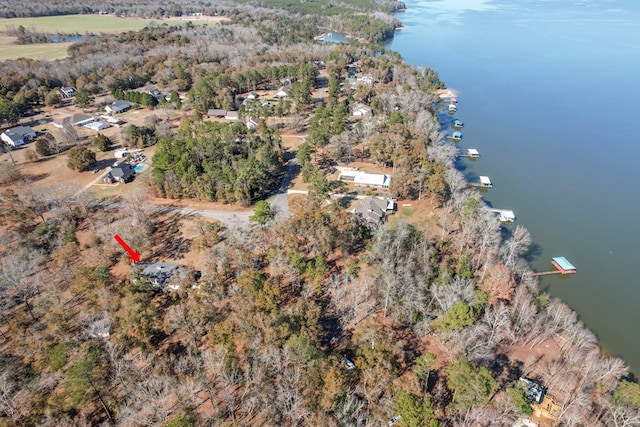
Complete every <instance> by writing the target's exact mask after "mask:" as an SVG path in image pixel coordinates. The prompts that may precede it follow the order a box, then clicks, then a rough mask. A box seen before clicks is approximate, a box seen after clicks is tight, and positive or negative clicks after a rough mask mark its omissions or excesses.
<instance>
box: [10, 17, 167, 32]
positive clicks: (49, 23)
mask: <svg viewBox="0 0 640 427" xmlns="http://www.w3.org/2000/svg"><path fill="white" fill-rule="evenodd" d="M149 22H151V21H150V20H148V19H134V18H116V17H115V16H108V15H62V16H42V17H37V18H11V19H0V31H6V30H7V29H8V28H11V26H13V27H14V28H18V27H19V26H20V25H22V26H23V27H25V28H26V29H27V30H29V31H35V32H39V33H58V32H60V33H65V34H73V33H80V34H85V33H87V32H90V33H119V32H122V31H131V30H133V31H137V30H141V29H143V28H144V27H146V26H147V25H149ZM156 22H162V21H156Z"/></svg>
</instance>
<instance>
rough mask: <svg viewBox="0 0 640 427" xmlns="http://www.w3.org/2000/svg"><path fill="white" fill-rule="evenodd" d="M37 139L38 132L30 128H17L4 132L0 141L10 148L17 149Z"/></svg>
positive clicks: (0, 136)
mask: <svg viewBox="0 0 640 427" xmlns="http://www.w3.org/2000/svg"><path fill="white" fill-rule="evenodd" d="M35 137H36V131H34V130H33V129H31V127H29V126H16V127H14V128H11V129H7V130H5V131H4V132H2V135H0V139H1V140H2V141H4V143H5V144H7V145H8V146H9V147H12V148H16V147H19V146H21V145H23V144H27V143H29V142H31V141H33V139H34V138H35Z"/></svg>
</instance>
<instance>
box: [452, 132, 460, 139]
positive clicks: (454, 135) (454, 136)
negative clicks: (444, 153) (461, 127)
mask: <svg viewBox="0 0 640 427" xmlns="http://www.w3.org/2000/svg"><path fill="white" fill-rule="evenodd" d="M451 139H453V140H454V141H460V140H461V139H462V132H458V131H455V132H454V133H452V134H451Z"/></svg>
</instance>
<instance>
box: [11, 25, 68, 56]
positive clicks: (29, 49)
mask: <svg viewBox="0 0 640 427" xmlns="http://www.w3.org/2000/svg"><path fill="white" fill-rule="evenodd" d="M2 21H6V19H3V20H2ZM15 41H16V37H10V36H5V35H2V34H0V61H4V60H6V59H18V58H29V59H43V60H47V61H51V60H54V59H62V58H66V56H67V48H68V47H69V45H71V43H39V44H27V45H18V44H14V43H15Z"/></svg>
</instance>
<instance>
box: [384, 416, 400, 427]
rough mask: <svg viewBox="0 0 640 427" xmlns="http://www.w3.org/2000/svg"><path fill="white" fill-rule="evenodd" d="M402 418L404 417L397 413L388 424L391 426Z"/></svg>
mask: <svg viewBox="0 0 640 427" xmlns="http://www.w3.org/2000/svg"><path fill="white" fill-rule="evenodd" d="M401 419H402V417H401V416H400V415H396V416H395V417H393V418H391V419H390V420H389V422H388V423H387V424H389V425H390V426H394V425H396V424H397V423H398V421H400V420H401Z"/></svg>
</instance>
